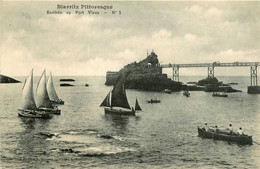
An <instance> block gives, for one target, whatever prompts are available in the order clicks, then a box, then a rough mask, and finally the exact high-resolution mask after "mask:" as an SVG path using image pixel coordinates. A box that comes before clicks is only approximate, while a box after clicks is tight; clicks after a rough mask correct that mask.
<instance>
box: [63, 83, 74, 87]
mask: <svg viewBox="0 0 260 169" xmlns="http://www.w3.org/2000/svg"><path fill="white" fill-rule="evenodd" d="M60 86H65V87H67V86H74V85H72V84H69V83H61V84H60Z"/></svg>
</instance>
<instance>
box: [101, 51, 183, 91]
mask: <svg viewBox="0 0 260 169" xmlns="http://www.w3.org/2000/svg"><path fill="white" fill-rule="evenodd" d="M110 74H111V73H110ZM112 75H113V76H115V78H112ZM107 80H108V78H107ZM111 80H112V81H111ZM115 83H120V84H123V85H124V86H125V88H127V89H140V90H148V91H162V90H163V89H170V90H171V91H181V86H182V83H181V82H174V81H172V80H171V79H170V78H167V74H162V68H161V67H160V64H159V60H158V57H157V55H156V54H155V53H154V52H151V54H150V55H149V56H147V57H146V58H145V59H144V60H142V61H140V62H139V63H136V62H133V63H131V64H128V65H126V66H124V68H122V69H121V70H120V71H119V72H118V73H115V72H113V74H111V78H109V81H106V85H114V84H115Z"/></svg>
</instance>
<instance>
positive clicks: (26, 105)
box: [22, 70, 36, 110]
mask: <svg viewBox="0 0 260 169" xmlns="http://www.w3.org/2000/svg"><path fill="white" fill-rule="evenodd" d="M22 109H26V110H34V109H36V104H35V100H34V96H33V70H32V71H31V73H30V74H29V76H28V78H27V80H26V81H25V83H24V87H23V96H22Z"/></svg>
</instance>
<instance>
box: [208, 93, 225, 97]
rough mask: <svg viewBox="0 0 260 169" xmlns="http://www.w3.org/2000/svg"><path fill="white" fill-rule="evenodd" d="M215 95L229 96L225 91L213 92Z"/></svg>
mask: <svg viewBox="0 0 260 169" xmlns="http://www.w3.org/2000/svg"><path fill="white" fill-rule="evenodd" d="M212 96H213V97H228V94H227V93H225V92H213V94H212Z"/></svg>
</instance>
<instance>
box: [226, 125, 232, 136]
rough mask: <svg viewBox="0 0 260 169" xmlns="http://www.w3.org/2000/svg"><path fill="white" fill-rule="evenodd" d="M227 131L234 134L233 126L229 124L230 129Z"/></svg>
mask: <svg viewBox="0 0 260 169" xmlns="http://www.w3.org/2000/svg"><path fill="white" fill-rule="evenodd" d="M227 130H228V131H229V133H230V134H232V133H233V127H232V124H229V127H228V128H227Z"/></svg>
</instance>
